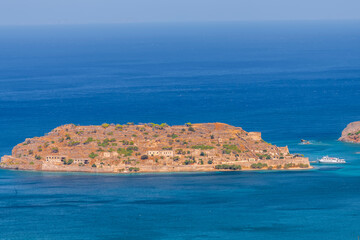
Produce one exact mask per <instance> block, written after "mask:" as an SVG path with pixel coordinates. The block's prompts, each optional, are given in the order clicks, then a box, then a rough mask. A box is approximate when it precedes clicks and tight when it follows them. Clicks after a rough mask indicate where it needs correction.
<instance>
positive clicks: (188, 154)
mask: <svg viewBox="0 0 360 240" xmlns="http://www.w3.org/2000/svg"><path fill="white" fill-rule="evenodd" d="M0 167H1V168H6V169H18V170H35V171H66V172H96V173H134V172H206V171H236V170H275V169H277V170H287V169H309V168H311V166H310V164H309V159H308V158H306V157H304V156H303V155H301V154H290V153H289V149H288V147H287V146H285V147H277V146H275V145H272V144H270V143H267V142H265V141H264V140H263V139H262V138H261V133H260V132H246V131H244V130H243V129H242V128H241V127H234V126H231V125H228V124H224V123H200V124H191V123H186V124H184V125H179V126H169V125H167V124H166V123H162V124H154V123H147V124H137V125H135V124H133V123H127V124H123V125H120V124H107V123H104V124H102V125H100V126H77V125H74V124H67V125H63V126H60V127H57V128H55V129H53V130H52V131H51V132H49V133H47V134H46V135H45V136H42V137H34V138H28V139H26V140H25V141H24V142H23V143H20V144H18V145H16V146H15V147H14V148H13V150H12V154H11V156H9V155H5V156H3V157H2V158H1V163H0Z"/></svg>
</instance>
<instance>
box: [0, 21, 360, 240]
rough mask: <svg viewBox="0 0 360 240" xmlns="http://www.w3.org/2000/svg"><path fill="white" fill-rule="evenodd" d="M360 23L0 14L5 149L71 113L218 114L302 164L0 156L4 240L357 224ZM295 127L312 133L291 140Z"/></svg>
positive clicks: (186, 118) (318, 230)
mask: <svg viewBox="0 0 360 240" xmlns="http://www.w3.org/2000/svg"><path fill="white" fill-rule="evenodd" d="M359 120H360V22H359V21H290V22H277V21H273V22H209V23H171V24H170V23H151V24H150V23H127V24H113V25H49V26H1V27H0V133H1V134H0V155H6V154H11V150H12V148H13V147H14V146H15V145H16V144H18V143H21V142H23V141H24V140H25V139H26V138H30V137H34V136H42V135H44V134H45V133H47V132H49V131H51V130H52V129H53V128H55V127H57V126H59V125H63V124H68V123H74V124H81V125H92V124H102V123H120V124H124V123H127V122H135V123H149V122H154V123H163V122H165V123H167V124H169V125H182V124H184V123H186V122H191V123H203V122H223V123H228V124H231V125H235V126H238V127H242V128H243V129H244V130H246V131H260V132H262V137H263V139H264V140H265V141H267V142H270V143H273V144H276V145H278V146H288V147H289V149H290V151H291V152H292V153H301V154H304V155H305V156H306V157H309V158H310V160H311V161H316V160H317V159H318V158H321V157H322V156H325V155H329V156H334V157H341V158H344V159H345V160H346V162H347V163H346V164H339V165H324V164H317V163H314V164H312V165H313V166H314V168H313V169H312V170H303V171H295V170H293V171H251V172H246V171H240V172H211V173H206V172H205V173H166V174H165V173H161V174H160V173H153V174H129V175H123V174H122V175H120V174H88V173H56V172H28V171H11V170H0V239H1V240H23V239H24V240H45V239H46V240H47V239H54V240H64V239H71V240H73V239H74V240H75V239H78V240H85V239H101V240H128V239H131V240H132V239H134V240H147V239H162V240H165V239H171V240H173V239H175V240H176V239H189V240H190V239H191V240H193V239H194V240H200V239H201V240H203V239H245V240H247V239H252V240H253V239H266V240H275V239H276V240H283V239H299V240H300V239H307V240H308V239H336V240H337V239H339V240H340V239H341V240H350V239H354V240H356V239H358V238H359V236H360V154H359V153H360V145H356V144H350V143H343V142H339V141H337V139H338V138H339V137H340V136H341V131H342V130H343V129H344V128H345V127H346V125H347V124H348V123H350V122H352V121H359ZM301 139H306V140H309V141H310V142H311V144H310V145H302V144H300V140H301Z"/></svg>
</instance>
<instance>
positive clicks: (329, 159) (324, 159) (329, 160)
mask: <svg viewBox="0 0 360 240" xmlns="http://www.w3.org/2000/svg"><path fill="white" fill-rule="evenodd" d="M319 163H335V164H336V163H346V162H345V160H344V159H342V158H336V157H329V156H325V157H322V158H321V159H320V160H319Z"/></svg>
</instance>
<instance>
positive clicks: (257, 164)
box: [250, 163, 268, 169]
mask: <svg viewBox="0 0 360 240" xmlns="http://www.w3.org/2000/svg"><path fill="white" fill-rule="evenodd" d="M267 166H268V165H267V164H266V163H253V164H251V166H250V167H251V168H252V169H262V168H265V167H267Z"/></svg>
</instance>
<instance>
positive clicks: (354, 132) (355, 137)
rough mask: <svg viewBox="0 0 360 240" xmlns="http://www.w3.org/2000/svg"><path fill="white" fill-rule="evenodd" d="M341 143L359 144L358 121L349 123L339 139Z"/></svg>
mask: <svg viewBox="0 0 360 240" xmlns="http://www.w3.org/2000/svg"><path fill="white" fill-rule="evenodd" d="M339 140H340V141H342V142H351V143H360V121H357V122H352V123H349V124H348V125H347V126H346V128H345V129H344V130H343V131H342V134H341V137H340V138H339Z"/></svg>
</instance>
